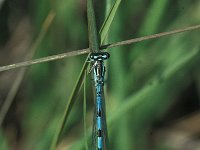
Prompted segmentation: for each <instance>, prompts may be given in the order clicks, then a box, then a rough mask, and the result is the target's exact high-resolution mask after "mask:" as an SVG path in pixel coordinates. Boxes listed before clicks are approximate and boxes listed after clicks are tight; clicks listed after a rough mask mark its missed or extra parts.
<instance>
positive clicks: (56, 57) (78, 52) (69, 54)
mask: <svg viewBox="0 0 200 150" xmlns="http://www.w3.org/2000/svg"><path fill="white" fill-rule="evenodd" d="M197 29H200V24H198V25H195V26H190V27H186V28H183V29H177V30H173V31H169V32H162V33H158V34H153V35H148V36H144V37H139V38H134V39H130V40H125V41H121V42H116V43H111V44H107V45H103V46H101V47H100V49H101V50H102V49H106V48H113V47H117V46H123V45H129V44H133V43H137V42H142V41H146V40H150V39H156V38H160V37H163V36H168V35H172V34H177V33H182V32H187V31H192V30H197ZM89 52H90V50H89V48H86V49H81V50H76V51H72V52H67V53H62V54H57V55H52V56H47V57H43V58H38V59H34V60H29V61H24V62H20V63H15V64H11V65H6V66H2V67H0V72H2V71H6V70H11V69H16V68H20V67H26V66H31V65H34V64H40V63H44V62H49V61H54V60H59V59H64V58H67V57H72V56H78V55H83V54H87V53H89Z"/></svg>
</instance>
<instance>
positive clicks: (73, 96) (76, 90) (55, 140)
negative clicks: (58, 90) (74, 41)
mask: <svg viewBox="0 0 200 150" xmlns="http://www.w3.org/2000/svg"><path fill="white" fill-rule="evenodd" d="M88 2H89V3H87V5H89V6H88V7H89V8H90V9H89V10H88V11H89V12H90V11H93V12H92V13H93V14H92V15H94V9H93V5H92V1H91V0H88ZM90 15H91V14H90ZM92 15H91V16H89V17H88V18H89V19H91V18H92V17H93V19H92V20H88V22H89V24H88V26H89V30H91V28H95V27H94V26H93V25H94V24H96V23H95V22H93V23H92V24H91V22H90V21H94V20H95V19H94V18H95V16H92ZM90 17H91V18H90ZM109 17H110V15H109V16H108V18H107V19H106V20H110V19H109ZM112 17H114V16H112ZM108 25H109V24H105V25H104V26H103V27H102V30H101V31H100V35H101V34H102V32H103V31H104V30H105V28H109V27H108ZM94 30H95V29H94ZM106 31H107V32H108V30H106ZM89 33H90V31H89ZM104 33H106V32H105V31H104ZM106 34H107V33H106ZM89 36H90V37H89V38H93V36H96V39H98V38H97V34H96V33H95V32H93V33H91V35H89ZM97 43H98V41H93V44H94V45H92V46H93V47H92V48H93V50H94V49H96V50H99V45H97ZM90 44H91V43H90ZM97 46H98V48H97ZM88 57H89V54H88V56H87V58H86V60H85V63H84V65H83V67H82V69H81V72H80V74H79V78H78V80H77V82H76V84H75V87H74V89H73V92H72V94H71V96H70V98H69V100H68V103H67V105H66V107H65V112H64V114H63V117H62V120H61V122H60V123H59V125H58V129H57V131H56V133H55V135H54V137H53V141H52V143H51V146H50V150H55V148H56V145H57V143H58V140H59V137H60V135H61V133H62V131H63V128H64V125H65V123H66V121H67V118H68V116H69V113H70V111H71V109H72V106H73V104H74V102H75V100H76V98H77V96H78V94H79V92H80V90H81V87H82V84H83V79H84V78H85V76H86V75H85V70H86V69H87V67H88V62H87V60H88Z"/></svg>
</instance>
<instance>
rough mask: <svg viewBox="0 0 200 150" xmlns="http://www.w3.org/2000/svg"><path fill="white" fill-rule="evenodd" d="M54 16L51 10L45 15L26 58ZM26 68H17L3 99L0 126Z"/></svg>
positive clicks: (42, 36) (41, 38)
mask: <svg viewBox="0 0 200 150" xmlns="http://www.w3.org/2000/svg"><path fill="white" fill-rule="evenodd" d="M54 17H55V13H53V12H52V11H51V12H50V13H49V14H48V16H47V17H46V19H45V21H44V23H43V25H42V29H41V31H40V32H39V34H38V36H37V38H36V41H35V42H34V43H33V45H32V46H31V48H30V51H29V52H28V54H27V55H26V59H31V58H32V57H33V55H34V54H35V52H36V49H37V47H38V45H39V44H40V43H41V41H42V40H43V38H44V36H45V35H46V33H47V31H48V29H49V27H50V25H51V24H52V22H53V19H54ZM26 70H27V68H21V69H20V70H19V72H18V73H17V75H16V78H15V80H14V82H13V84H12V86H11V89H10V90H9V92H8V95H7V97H6V98H5V101H4V103H3V105H2V107H1V109H0V127H1V125H2V123H3V121H4V119H5V117H6V114H7V112H8V110H9V108H10V106H11V104H12V103H13V100H14V98H15V95H16V94H17V91H18V89H19V87H20V85H21V82H22V80H23V78H24V75H25V73H26Z"/></svg>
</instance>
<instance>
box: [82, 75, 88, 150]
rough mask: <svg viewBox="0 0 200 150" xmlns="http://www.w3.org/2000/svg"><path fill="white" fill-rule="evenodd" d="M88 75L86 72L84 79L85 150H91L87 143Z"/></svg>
mask: <svg viewBox="0 0 200 150" xmlns="http://www.w3.org/2000/svg"><path fill="white" fill-rule="evenodd" d="M86 75H87V71H85V78H84V86H83V93H84V99H83V122H84V138H85V150H89V148H88V143H87V122H86V112H87V95H86V93H87V92H86V84H87V83H86Z"/></svg>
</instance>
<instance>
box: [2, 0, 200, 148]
mask: <svg viewBox="0 0 200 150" xmlns="http://www.w3.org/2000/svg"><path fill="white" fill-rule="evenodd" d="M81 3H82V1H76V0H60V1H55V2H54V1H51V2H50V1H47V0H42V1H41V0H40V1H39V0H37V1H31V2H30V5H31V6H32V8H31V10H30V11H31V14H32V19H33V25H34V27H35V28H34V33H33V37H35V35H37V34H38V32H39V31H40V29H41V26H42V22H43V21H44V20H45V17H46V16H47V14H48V12H49V11H50V9H53V10H54V11H55V13H56V18H55V21H54V23H53V26H52V27H51V28H50V30H49V32H48V33H47V35H46V36H45V37H44V39H43V41H42V43H40V44H39V45H38V47H37V53H36V55H35V57H42V56H47V55H52V54H57V53H61V52H66V51H69V50H71V49H77V48H80V47H81V48H82V47H86V46H87V45H88V35H87V30H88V29H87V21H86V15H85V12H86V5H81ZM103 4H105V5H106V6H104V7H102V8H106V10H98V11H97V12H98V14H97V16H100V17H96V18H102V16H101V15H104V14H107V15H108V18H107V19H105V22H104V23H103V25H101V24H100V25H99V24H97V26H102V28H101V30H100V33H99V36H100V37H101V41H100V43H101V44H102V43H103V42H104V43H105V42H106V43H110V42H114V41H121V40H125V39H130V38H133V37H140V36H145V35H149V34H153V33H158V32H161V31H169V30H172V29H175V28H176V29H177V28H182V27H186V26H189V25H193V24H197V23H198V22H200V19H199V18H200V17H199V14H200V8H199V7H200V2H199V1H197V0H195V1H189V0H186V1H182V2H181V4H180V3H179V2H178V1H177V0H176V1H169V0H163V1H161V0H155V1H148V0H131V1H121V0H116V1H114V0H107V1H106V2H105V3H103ZM119 4H120V7H119ZM99 8H100V7H95V10H96V9H99ZM110 10H111V11H110ZM101 11H102V13H101ZM103 11H104V12H103ZM109 11H110V12H109ZM105 12H106V13H105ZM114 17H115V18H114ZM111 24H112V25H111ZM93 25H94V24H93ZM93 27H94V28H96V25H94V26H93ZM94 28H91V30H92V31H94V30H98V29H94ZM199 33H200V32H199V31H194V32H187V33H181V34H177V35H172V36H167V37H163V38H160V39H156V40H149V41H146V42H141V43H137V44H134V45H131V46H124V47H117V48H113V49H109V50H108V51H109V52H110V54H111V58H110V59H109V61H108V67H107V74H108V77H107V78H106V86H107V89H108V90H107V92H106V104H107V116H108V117H107V118H108V132H109V141H110V147H111V148H110V149H113V150H121V149H124V150H134V149H136V150H147V149H148V148H149V147H148V146H149V139H148V138H149V137H148V135H149V134H150V131H151V129H152V126H153V125H154V123H155V122H157V121H159V120H161V119H162V117H163V116H164V115H165V114H166V112H167V111H168V109H169V107H170V105H171V104H172V103H174V102H175V100H177V97H178V96H179V95H180V94H181V92H182V91H183V90H184V89H186V88H187V87H188V86H189V85H190V83H191V82H192V80H195V83H196V85H197V87H198V88H199V89H200V76H199V74H200V71H199V68H198V64H199V56H200V50H199V46H200V45H199ZM95 36H96V35H95ZM92 37H94V36H92ZM96 46H97V48H96V49H98V44H96ZM86 60H87V58H82V57H76V58H70V59H67V60H62V61H57V62H51V63H46V64H42V65H35V66H33V67H31V68H30V71H29V74H28V76H27V78H26V79H27V80H26V85H27V89H26V90H27V95H28V96H27V98H26V105H25V106H23V108H24V110H25V115H24V116H22V127H23V135H22V136H23V140H22V143H23V144H21V145H20V146H21V149H37V150H46V149H50V148H51V149H52V150H53V149H55V147H56V144H57V149H59V150H60V149H62V150H64V149H66V150H67V149H70V150H81V149H84V147H85V144H86V141H87V142H88V139H89V137H90V135H91V131H92V130H91V129H92V118H93V117H92V115H93V93H92V89H91V85H87V86H86V85H84V94H82V93H81V87H82V84H83V79H84V78H86V76H85V70H86V69H87V66H88V63H87V62H86ZM83 64H84V65H83ZM81 68H82V69H81ZM80 70H81V71H80ZM198 94H199V96H200V93H198ZM86 95H87V97H85V96H86ZM86 98H87V113H86ZM83 99H84V101H83ZM69 113H70V114H69ZM83 114H84V116H83ZM86 114H87V116H86ZM82 118H84V124H83V123H82V120H83V119H82ZM66 120H67V122H66ZM86 124H87V126H88V129H87V131H86ZM83 130H85V131H83ZM7 143H8V142H7V137H6V136H4V133H3V132H0V149H5V150H6V149H9V148H7ZM89 144H90V143H89ZM86 147H87V146H86ZM155 149H157V150H161V149H165V146H163V145H162V143H160V145H157V146H156V145H155ZM166 149H167V148H166Z"/></svg>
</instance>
